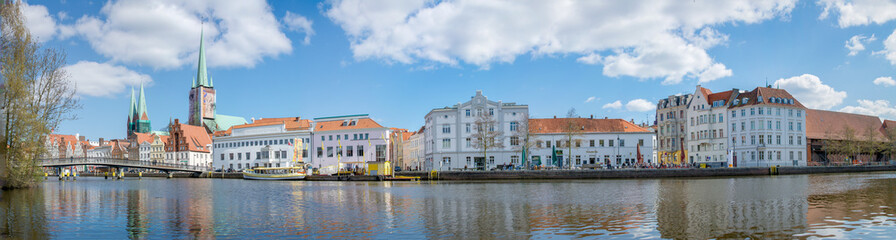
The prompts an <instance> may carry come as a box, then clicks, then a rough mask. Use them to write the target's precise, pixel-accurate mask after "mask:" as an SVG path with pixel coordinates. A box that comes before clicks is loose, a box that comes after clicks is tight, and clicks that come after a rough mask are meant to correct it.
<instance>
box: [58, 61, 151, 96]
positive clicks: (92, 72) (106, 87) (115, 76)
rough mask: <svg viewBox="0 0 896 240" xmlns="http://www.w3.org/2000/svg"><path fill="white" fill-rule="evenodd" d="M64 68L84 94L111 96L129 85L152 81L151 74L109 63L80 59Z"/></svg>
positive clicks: (81, 93)
mask: <svg viewBox="0 0 896 240" xmlns="http://www.w3.org/2000/svg"><path fill="white" fill-rule="evenodd" d="M63 69H64V70H65V71H66V72H67V73H68V74H69V76H70V77H71V78H70V79H71V80H72V82H74V83H75V86H77V91H78V95H82V96H84V95H86V96H94V97H109V96H113V95H115V94H118V93H121V92H122V91H124V90H125V88H126V87H127V86H139V85H140V83H144V84H149V83H152V78H150V77H149V75H146V74H140V73H137V72H134V71H131V70H130V69H127V68H126V67H122V66H117V65H112V64H108V63H97V62H91V61H79V62H77V63H75V64H72V65H68V66H65V67H63Z"/></svg>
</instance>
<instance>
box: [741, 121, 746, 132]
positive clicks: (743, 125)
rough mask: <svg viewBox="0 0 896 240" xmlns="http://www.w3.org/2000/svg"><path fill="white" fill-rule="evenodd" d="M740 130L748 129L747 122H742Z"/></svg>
mask: <svg viewBox="0 0 896 240" xmlns="http://www.w3.org/2000/svg"><path fill="white" fill-rule="evenodd" d="M740 130H741V131H746V130H747V122H741V123H740Z"/></svg>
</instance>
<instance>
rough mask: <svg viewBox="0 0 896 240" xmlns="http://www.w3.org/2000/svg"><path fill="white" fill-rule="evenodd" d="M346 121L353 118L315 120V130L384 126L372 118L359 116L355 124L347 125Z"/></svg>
mask: <svg viewBox="0 0 896 240" xmlns="http://www.w3.org/2000/svg"><path fill="white" fill-rule="evenodd" d="M346 121H351V120H334V121H318V122H315V126H314V131H315V132H323V131H337V130H350V129H367V128H383V126H382V125H380V124H379V123H377V122H376V121H373V119H370V118H359V119H354V121H356V122H355V125H351V126H346V125H345V124H343V123H345V122H346Z"/></svg>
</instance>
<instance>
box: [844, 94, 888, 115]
mask: <svg viewBox="0 0 896 240" xmlns="http://www.w3.org/2000/svg"><path fill="white" fill-rule="evenodd" d="M857 102H858V103H859V105H858V106H847V107H844V108H843V109H841V110H840V111H843V112H849V113H857V114H865V115H872V116H878V117H883V118H887V119H896V108H893V107H890V102H889V101H887V100H873V101H872V100H864V99H862V100H858V101H857Z"/></svg>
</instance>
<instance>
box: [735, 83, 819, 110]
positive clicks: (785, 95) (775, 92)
mask: <svg viewBox="0 0 896 240" xmlns="http://www.w3.org/2000/svg"><path fill="white" fill-rule="evenodd" d="M758 96H761V97H762V103H761V104H765V105H778V106H795V107H798V108H806V107H805V106H803V104H802V103H800V101H798V100H796V98H794V97H793V95H790V93H789V92H787V90H784V89H776V88H767V87H757V88H756V89H753V90H752V91H749V92H745V93H741V94H738V96H737V99H740V101H741V102H740V103H739V104H738V105H736V106H735V105H729V106H730V108H733V107H741V106H745V105H756V104H760V103H759V102H758V101H756V99H757V98H758ZM771 97H775V98H782V99H793V104H786V103H772V102H771V101H769V98H771ZM744 98H749V100H748V101H747V102H743V100H744Z"/></svg>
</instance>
